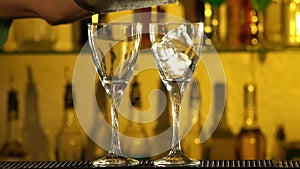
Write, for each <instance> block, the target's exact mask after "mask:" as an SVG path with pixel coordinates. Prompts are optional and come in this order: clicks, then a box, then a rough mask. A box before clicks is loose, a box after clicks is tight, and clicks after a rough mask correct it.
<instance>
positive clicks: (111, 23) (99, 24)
mask: <svg viewBox="0 0 300 169" xmlns="http://www.w3.org/2000/svg"><path fill="white" fill-rule="evenodd" d="M121 24H122V25H142V22H98V23H93V22H90V23H87V25H88V26H105V25H121Z"/></svg>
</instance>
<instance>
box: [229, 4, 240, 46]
mask: <svg viewBox="0 0 300 169" xmlns="http://www.w3.org/2000/svg"><path fill="white" fill-rule="evenodd" d="M241 2H242V0H226V4H227V23H228V24H227V33H226V42H227V45H226V48H227V49H231V50H238V49H241V48H242V42H241V40H240V37H239V36H240V32H241V26H240V22H241V20H242V21H243V20H244V19H243V17H242V16H243V15H240V12H241V11H244V10H242V8H243V6H242V3H241Z"/></svg>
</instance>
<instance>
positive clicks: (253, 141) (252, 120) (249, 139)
mask: <svg viewBox="0 0 300 169" xmlns="http://www.w3.org/2000/svg"><path fill="white" fill-rule="evenodd" d="M244 108H245V119H244V125H243V127H242V129H241V130H240V132H239V133H238V135H237V137H236V155H237V159H245V160H255V159H256V160H257V159H259V160H262V159H265V157H266V139H265V136H264V134H263V133H262V132H261V130H260V127H259V126H258V124H257V114H256V86H255V85H254V84H246V85H245V86H244Z"/></svg>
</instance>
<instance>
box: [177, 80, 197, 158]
mask: <svg viewBox="0 0 300 169" xmlns="http://www.w3.org/2000/svg"><path fill="white" fill-rule="evenodd" d="M199 87H200V86H199V84H198V82H197V80H195V81H192V83H191V89H190V93H189V96H190V99H189V104H188V110H189V115H193V116H195V117H194V119H193V121H192V123H189V124H188V125H191V124H192V125H193V126H192V128H191V130H190V131H189V133H188V134H187V135H186V137H185V138H184V139H183V140H182V150H183V152H184V154H186V155H187V156H188V157H190V158H192V159H195V160H201V159H202V145H201V143H200V139H199V136H200V130H201V124H200V115H201V113H200V97H201V96H200V93H199V92H200V90H199Z"/></svg>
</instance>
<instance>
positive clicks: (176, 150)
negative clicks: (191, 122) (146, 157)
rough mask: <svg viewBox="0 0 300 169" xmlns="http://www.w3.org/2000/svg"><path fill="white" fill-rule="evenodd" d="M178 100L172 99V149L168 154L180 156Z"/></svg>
mask: <svg viewBox="0 0 300 169" xmlns="http://www.w3.org/2000/svg"><path fill="white" fill-rule="evenodd" d="M179 97H180V96H179ZM177 99H180V98H172V102H173V103H172V104H173V105H172V115H173V138H172V148H171V151H170V154H173V155H174V154H176V155H177V154H178V155H181V154H182V150H181V144H180V135H179V126H180V117H179V113H180V100H181V99H180V100H177Z"/></svg>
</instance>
